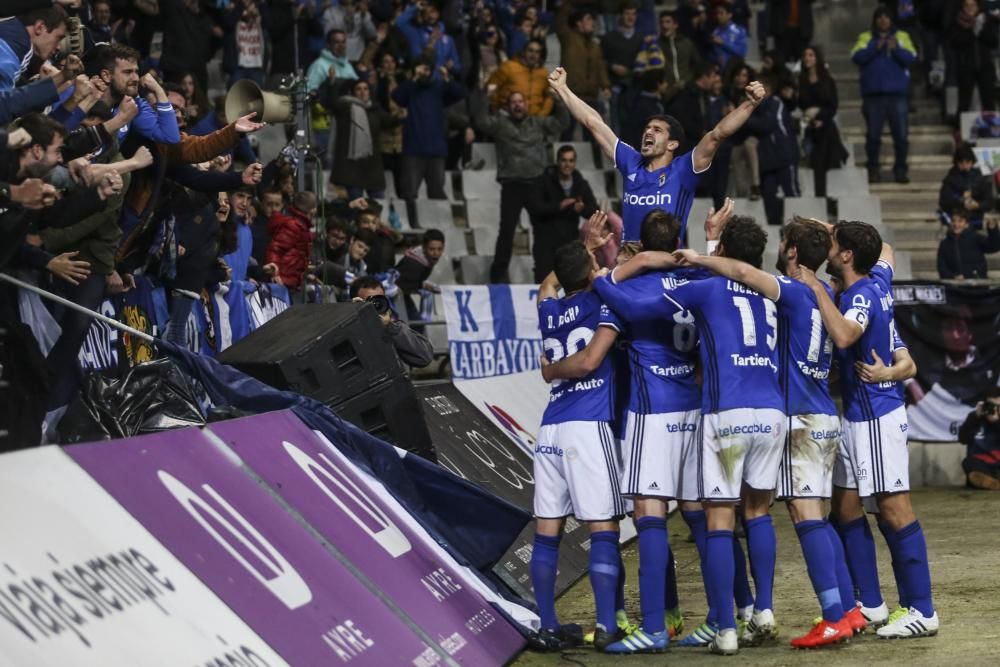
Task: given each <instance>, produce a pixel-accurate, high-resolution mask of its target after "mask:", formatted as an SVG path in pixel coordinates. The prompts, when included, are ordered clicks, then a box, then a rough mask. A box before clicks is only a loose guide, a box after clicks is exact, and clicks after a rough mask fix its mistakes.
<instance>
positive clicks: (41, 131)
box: [16, 111, 66, 148]
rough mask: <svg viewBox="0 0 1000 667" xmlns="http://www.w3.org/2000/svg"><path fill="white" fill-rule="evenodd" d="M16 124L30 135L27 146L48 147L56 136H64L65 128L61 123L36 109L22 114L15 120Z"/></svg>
mask: <svg viewBox="0 0 1000 667" xmlns="http://www.w3.org/2000/svg"><path fill="white" fill-rule="evenodd" d="M16 124H17V127H19V128H21V129H23V130H25V131H26V132H27V133H28V134H30V135H31V143H30V144H28V147H29V148H30V147H31V146H41V147H42V148H48V147H49V146H51V145H52V142H53V141H55V138H56V137H57V136H58V137H62V138H64V139H65V138H66V128H65V127H63V125H62V123H58V122H56V121H54V120H52V118H50V117H49V116H46V115H45V114H42V113H38V112H37V111H35V112H32V113H26V114H24V115H23V116H21V117H20V118H19V119H18V120H17V123H16Z"/></svg>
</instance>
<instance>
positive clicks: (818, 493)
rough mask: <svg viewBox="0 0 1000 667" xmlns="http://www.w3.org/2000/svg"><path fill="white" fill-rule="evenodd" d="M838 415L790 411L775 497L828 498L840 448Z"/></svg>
mask: <svg viewBox="0 0 1000 667" xmlns="http://www.w3.org/2000/svg"><path fill="white" fill-rule="evenodd" d="M840 442H841V433H840V418H839V417H837V415H792V416H790V417H788V421H787V424H786V427H785V448H784V451H783V452H782V455H781V465H780V466H779V468H778V494H777V495H778V498H829V497H830V495H831V492H832V490H833V464H834V461H836V459H837V452H838V450H839V449H840Z"/></svg>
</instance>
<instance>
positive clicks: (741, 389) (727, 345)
mask: <svg viewBox="0 0 1000 667" xmlns="http://www.w3.org/2000/svg"><path fill="white" fill-rule="evenodd" d="M674 295H675V296H676V297H677V301H678V305H679V306H680V307H681V309H683V308H684V307H685V306H686V307H687V309H689V310H690V311H691V312H692V313H694V316H695V323H696V325H697V327H698V337H699V340H700V343H701V345H700V355H701V361H702V366H703V369H704V370H703V372H704V377H703V381H702V412H703V413H704V414H710V413H713V412H720V411H723V410H733V409H736V408H773V409H776V410H781V409H782V407H783V403H784V401H783V400H782V396H781V388H780V386H779V384H778V355H777V349H776V347H777V342H778V316H777V310H776V307H775V304H774V302H773V301H771V300H770V299H766V298H764V297H763V296H762V295H760V294H759V293H757V292H756V291H754V290H753V289H751V288H749V287H747V286H746V285H744V284H743V283H739V282H736V281H735V280H729V279H727V278H723V277H721V276H716V277H713V278H707V279H705V280H697V281H692V282H688V283H685V284H683V285H678V286H677V287H676V288H674V289H673V290H667V291H665V292H664V297H665V298H668V299H670V298H671V297H672V296H674Z"/></svg>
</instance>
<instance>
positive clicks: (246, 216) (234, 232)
mask: <svg viewBox="0 0 1000 667" xmlns="http://www.w3.org/2000/svg"><path fill="white" fill-rule="evenodd" d="M253 195H254V188H253V186H250V185H246V184H242V185H238V186H236V187H235V188H233V189H232V190H231V191H230V192H229V197H228V198H226V199H224V200H223V199H222V198H221V197H220V203H221V202H222V201H225V202H227V203H228V205H229V209H230V212H229V216H228V217H227V219H226V223H225V224H224V225H223V237H224V240H223V243H222V245H223V247H224V248H225V250H224V251H223V252H224V254H223V255H222V261H223V262H224V263H225V264H226V266H228V267H229V268H230V269H231V270H232V274H231V278H232V279H233V280H246V279H247V273H248V271H249V269H250V259H251V257H253V247H254V239H253V216H252V215H251V210H250V202H251V201H252V200H253ZM269 224H270V223H269ZM268 234H269V235H270V236H271V237H272V239H273V233H272V232H271V230H270V227H269V228H268ZM269 249H270V247H269ZM227 251H228V252H227ZM266 256H267V252H265V258H266Z"/></svg>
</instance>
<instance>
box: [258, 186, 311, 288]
mask: <svg viewBox="0 0 1000 667" xmlns="http://www.w3.org/2000/svg"><path fill="white" fill-rule="evenodd" d="M315 215H316V195H315V194H313V193H312V192H297V193H295V197H294V198H293V199H292V205H291V206H289V207H288V209H287V212H286V213H280V212H278V211H275V212H274V213H272V214H271V218H270V220H268V222H267V233H268V235H269V236H270V237H271V242H270V243H268V244H267V252H266V253H265V259H266V260H267V263H268V264H275V265H276V266H277V267H278V276H279V277H280V279H281V284H282V285H284V286H285V287H287V288H289V289H299V288H300V287H301V286H302V276H303V275H304V274H305V272H306V268H307V267H308V265H309V255H310V251H311V249H312V240H313V234H312V221H313V216H315Z"/></svg>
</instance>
